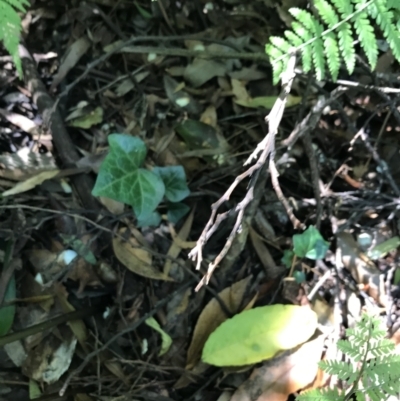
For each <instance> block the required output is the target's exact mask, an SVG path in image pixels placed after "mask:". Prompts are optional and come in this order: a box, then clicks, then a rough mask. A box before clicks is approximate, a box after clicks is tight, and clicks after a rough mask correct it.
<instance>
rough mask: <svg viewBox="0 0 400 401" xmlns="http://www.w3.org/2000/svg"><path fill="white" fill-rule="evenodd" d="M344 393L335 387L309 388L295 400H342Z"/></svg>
mask: <svg viewBox="0 0 400 401" xmlns="http://www.w3.org/2000/svg"><path fill="white" fill-rule="evenodd" d="M343 397H344V393H343V391H342V390H339V389H338V388H337V387H335V388H333V389H326V390H317V389H314V390H310V391H306V392H304V393H302V394H300V395H299V396H297V397H296V401H337V400H342V399H343Z"/></svg>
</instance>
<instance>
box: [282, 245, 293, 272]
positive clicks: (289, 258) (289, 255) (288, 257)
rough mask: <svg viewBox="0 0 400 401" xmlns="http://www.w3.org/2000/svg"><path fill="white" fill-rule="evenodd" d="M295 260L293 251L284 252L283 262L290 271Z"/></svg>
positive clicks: (286, 250)
mask: <svg viewBox="0 0 400 401" xmlns="http://www.w3.org/2000/svg"><path fill="white" fill-rule="evenodd" d="M293 258H294V252H293V251H292V250H291V249H285V250H284V251H283V256H282V259H281V262H282V263H283V264H284V265H285V266H286V267H287V268H288V269H290V268H291V267H292V262H293Z"/></svg>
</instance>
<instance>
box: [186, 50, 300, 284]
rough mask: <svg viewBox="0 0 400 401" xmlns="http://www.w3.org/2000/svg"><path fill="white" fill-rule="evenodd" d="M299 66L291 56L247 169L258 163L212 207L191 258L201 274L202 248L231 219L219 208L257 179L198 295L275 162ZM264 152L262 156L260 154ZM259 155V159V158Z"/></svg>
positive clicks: (226, 248) (238, 207)
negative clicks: (277, 138) (261, 178)
mask: <svg viewBox="0 0 400 401" xmlns="http://www.w3.org/2000/svg"><path fill="white" fill-rule="evenodd" d="M295 63H296V55H295V53H292V54H291V56H290V59H289V63H288V67H287V69H286V71H285V72H284V73H282V90H281V93H280V95H279V97H278V99H277V100H276V102H275V103H274V105H273V107H272V109H271V111H270V113H269V115H268V116H267V117H266V121H268V129H269V130H268V134H267V135H266V137H265V138H264V139H263V140H262V141H261V142H260V143H259V144H258V146H257V147H256V149H255V150H254V152H253V153H252V154H251V155H250V157H249V158H248V159H247V161H246V162H245V164H244V165H246V164H249V163H250V162H251V161H252V160H253V159H257V157H258V160H257V161H256V163H255V164H254V165H253V166H251V167H249V168H248V169H247V170H246V171H245V172H244V173H242V174H240V175H239V176H237V177H236V178H235V180H234V182H233V183H232V184H231V186H230V187H229V188H228V189H227V191H226V192H225V193H224V194H223V195H222V196H221V198H220V199H219V200H218V201H217V202H215V203H214V204H212V205H211V216H210V218H209V220H208V222H207V224H206V226H205V227H204V230H203V232H202V233H201V235H200V238H199V239H198V240H197V243H196V246H195V247H194V248H193V249H192V250H191V251H190V253H189V258H191V259H192V260H196V259H197V263H196V269H197V270H199V269H200V266H201V263H202V261H203V247H204V245H205V244H206V242H207V241H208V239H209V238H210V236H211V235H212V234H213V233H214V232H215V230H216V224H220V223H221V221H222V220H224V219H225V218H227V217H228V215H229V213H224V214H222V215H221V214H219V215H217V211H218V209H219V207H220V206H221V205H222V204H223V203H224V202H226V201H228V200H229V198H230V196H231V194H232V192H233V191H234V189H235V188H236V187H237V186H238V184H239V183H240V182H241V181H243V180H244V179H245V178H246V177H249V176H252V175H253V174H254V177H252V179H251V180H250V185H249V189H248V190H247V193H246V195H245V197H244V199H243V200H242V201H241V202H240V203H239V204H238V205H237V206H236V208H235V212H237V213H238V215H237V218H236V222H235V224H234V227H233V229H232V231H231V232H230V234H229V237H228V239H227V241H226V243H225V245H224V247H223V249H222V250H221V252H220V253H219V254H218V255H217V257H216V258H215V260H214V261H213V262H211V263H210V264H209V265H208V270H207V273H206V274H205V276H204V277H203V278H202V280H201V281H200V283H199V284H198V286H197V287H196V291H198V290H199V289H200V288H201V287H202V286H203V285H204V284H208V282H209V280H210V277H211V275H212V273H213V271H214V270H215V268H216V267H217V265H218V264H219V263H220V261H221V260H222V259H223V258H224V256H225V255H226V254H227V252H228V250H229V249H230V247H231V246H232V242H233V239H234V237H235V235H236V233H237V231H238V230H239V228H240V225H241V223H242V220H243V216H244V212H245V209H246V207H247V206H248V204H249V203H250V202H251V201H252V199H253V194H254V187H255V185H256V183H257V179H258V177H259V173H260V169H261V168H262V167H263V166H264V164H265V163H266V161H267V159H268V157H271V159H273V153H274V151H275V136H276V134H277V133H278V128H279V124H280V122H281V120H282V117H283V112H284V110H285V105H286V101H287V97H288V95H289V93H290V90H291V86H292V83H293V79H294V76H295V75H294V68H295ZM260 152H261V154H260ZM259 154H260V156H258V155H259Z"/></svg>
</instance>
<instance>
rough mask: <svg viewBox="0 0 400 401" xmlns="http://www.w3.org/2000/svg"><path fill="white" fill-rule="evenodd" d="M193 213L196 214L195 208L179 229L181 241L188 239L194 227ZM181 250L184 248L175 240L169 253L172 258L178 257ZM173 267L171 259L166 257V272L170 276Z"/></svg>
mask: <svg viewBox="0 0 400 401" xmlns="http://www.w3.org/2000/svg"><path fill="white" fill-rule="evenodd" d="M193 215H194V209H193V210H192V212H191V213H190V214H189V216H188V217H187V219H186V221H185V222H184V223H183V226H182V228H181V229H180V230H179V233H178V237H179V239H180V240H181V241H186V239H187V237H188V235H189V233H190V230H191V228H192V223H193ZM181 251H182V248H181V247H180V246H179V243H178V242H177V241H175V240H174V241H173V243H172V244H171V246H170V248H169V250H168V253H167V255H168V256H169V257H171V258H177V257H178V255H179V254H180V252H181ZM171 268H172V261H171V259H165V264H164V274H165V275H167V276H168V274H169V272H170V271H171Z"/></svg>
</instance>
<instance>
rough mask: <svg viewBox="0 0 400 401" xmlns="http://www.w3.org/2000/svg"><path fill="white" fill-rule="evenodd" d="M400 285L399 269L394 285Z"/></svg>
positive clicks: (395, 274) (395, 275)
mask: <svg viewBox="0 0 400 401" xmlns="http://www.w3.org/2000/svg"><path fill="white" fill-rule="evenodd" d="M399 284H400V269H399V268H397V269H396V271H395V272H394V285H399Z"/></svg>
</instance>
